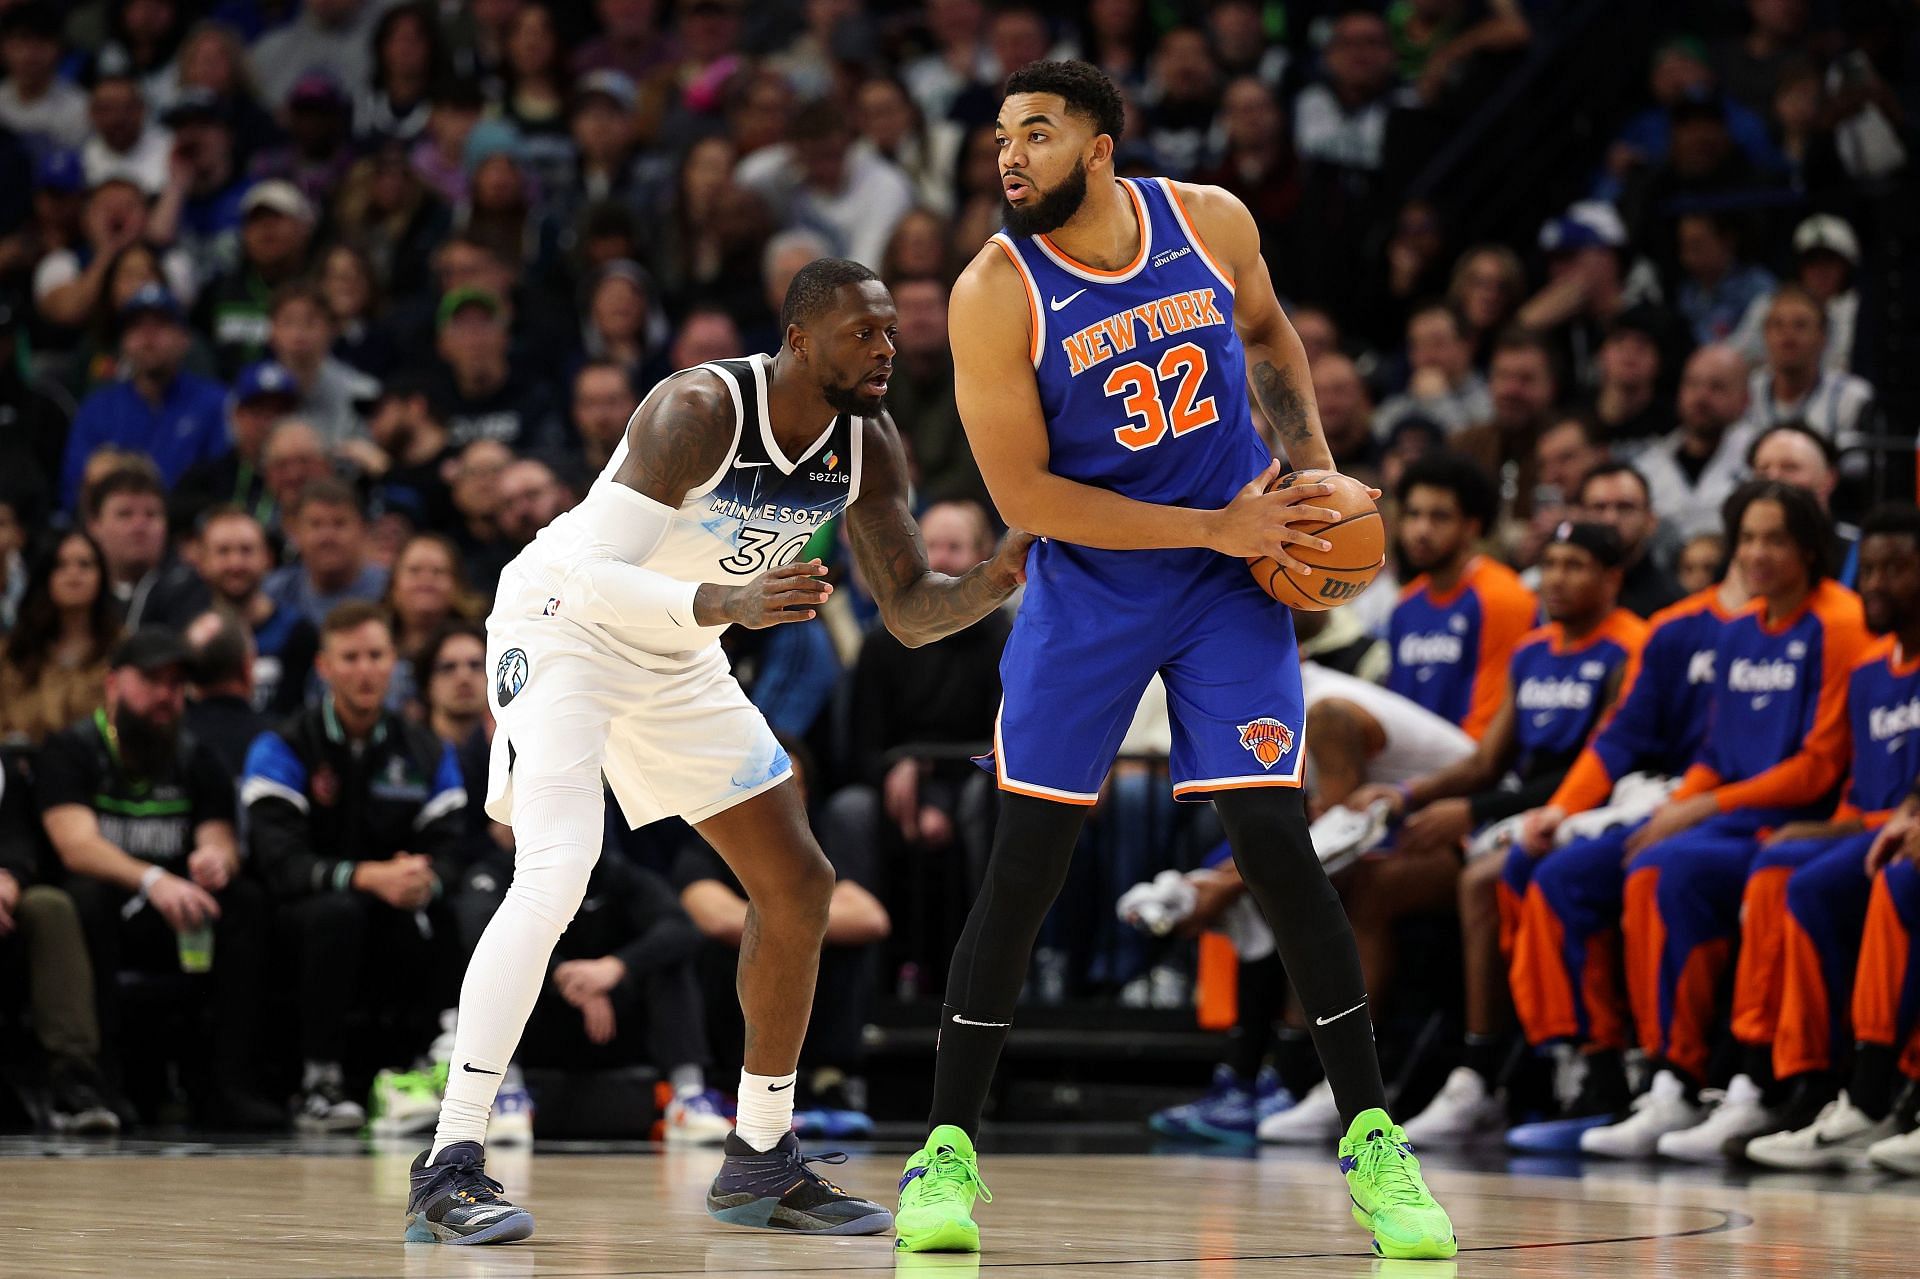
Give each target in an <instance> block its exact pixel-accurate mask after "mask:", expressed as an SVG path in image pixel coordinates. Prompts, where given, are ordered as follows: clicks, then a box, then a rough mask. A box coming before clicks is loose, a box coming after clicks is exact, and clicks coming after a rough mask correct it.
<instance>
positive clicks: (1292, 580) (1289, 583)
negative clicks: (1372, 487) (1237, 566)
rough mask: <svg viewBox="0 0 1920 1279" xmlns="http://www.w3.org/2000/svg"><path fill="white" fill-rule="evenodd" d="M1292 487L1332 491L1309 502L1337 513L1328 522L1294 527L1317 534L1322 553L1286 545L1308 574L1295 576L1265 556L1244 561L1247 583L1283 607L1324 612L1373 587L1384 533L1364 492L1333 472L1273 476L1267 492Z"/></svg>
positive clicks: (1384, 546) (1384, 555) (1384, 553)
mask: <svg viewBox="0 0 1920 1279" xmlns="http://www.w3.org/2000/svg"><path fill="white" fill-rule="evenodd" d="M1294 484H1331V485H1332V486H1333V492H1331V493H1329V494H1327V495H1326V496H1325V497H1316V498H1313V499H1312V500H1311V504H1312V505H1314V506H1323V507H1326V508H1328V509H1329V510H1335V511H1338V512H1340V518H1339V519H1337V520H1335V521H1334V522H1333V523H1331V524H1313V523H1309V524H1295V525H1293V527H1294V528H1295V529H1297V530H1299V531H1300V532H1302V533H1317V534H1318V535H1319V536H1320V537H1321V538H1322V539H1323V540H1325V541H1327V542H1331V543H1332V544H1333V545H1332V548H1331V549H1329V550H1325V551H1319V550H1315V549H1314V548H1312V547H1310V546H1290V547H1288V548H1287V553H1288V554H1290V555H1292V556H1293V557H1294V559H1296V560H1298V561H1300V563H1302V564H1305V565H1307V566H1308V567H1310V568H1312V569H1313V572H1311V573H1306V574H1301V573H1295V572H1293V571H1291V570H1289V569H1287V568H1286V567H1284V566H1283V565H1281V564H1280V562H1279V561H1278V560H1275V559H1273V558H1272V557H1270V556H1264V555H1263V556H1261V557H1260V558H1258V559H1250V560H1248V561H1247V564H1248V565H1249V566H1250V567H1251V568H1252V569H1253V580H1254V581H1256V582H1258V583H1260V589H1261V590H1263V591H1265V592H1266V593H1267V594H1269V595H1271V596H1273V598H1275V599H1276V600H1279V601H1280V602H1281V603H1282V604H1285V605H1286V606H1287V607H1288V608H1297V609H1305V610H1307V611H1309V612H1324V611H1325V610H1327V609H1330V608H1339V607H1340V606H1341V605H1342V604H1345V603H1347V602H1348V601H1349V600H1353V599H1357V598H1358V597H1359V595H1360V592H1362V591H1364V590H1366V589H1367V587H1368V586H1370V585H1372V584H1373V579H1374V578H1375V577H1377V576H1379V573H1380V570H1381V568H1382V567H1384V566H1385V564H1386V562H1387V530H1386V525H1385V523H1384V522H1383V521H1382V520H1381V519H1380V511H1379V508H1377V507H1376V506H1374V504H1373V498H1371V497H1370V496H1368V494H1367V486H1366V485H1364V484H1362V483H1361V482H1360V481H1359V480H1356V479H1353V478H1352V477H1350V476H1346V475H1341V474H1339V473H1338V472H1335V471H1288V472H1287V473H1286V474H1285V475H1280V476H1276V477H1275V479H1274V481H1273V483H1272V484H1271V485H1270V486H1269V487H1268V489H1267V491H1268V492H1269V493H1271V492H1273V491H1275V490H1276V489H1284V488H1287V487H1289V486H1291V485H1294Z"/></svg>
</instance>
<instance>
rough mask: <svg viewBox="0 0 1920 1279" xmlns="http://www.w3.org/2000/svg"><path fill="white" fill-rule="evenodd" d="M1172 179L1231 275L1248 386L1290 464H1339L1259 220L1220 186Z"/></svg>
mask: <svg viewBox="0 0 1920 1279" xmlns="http://www.w3.org/2000/svg"><path fill="white" fill-rule="evenodd" d="M1174 185H1175V187H1176V189H1177V190H1178V191H1179V193H1180V202H1181V203H1182V204H1183V205H1184V206H1185V207H1186V210H1187V215H1188V217H1190V218H1191V219H1192V220H1193V228H1194V230H1195V231H1197V232H1199V233H1200V238H1201V239H1202V240H1203V241H1205V242H1206V246H1207V249H1208V251H1209V252H1211V253H1212V254H1213V255H1214V257H1215V258H1216V259H1218V261H1219V263H1220V265H1221V267H1222V268H1224V269H1225V270H1226V272H1227V274H1228V275H1230V276H1231V277H1232V278H1233V282H1234V290H1233V327H1234V330H1235V331H1236V332H1238V333H1239V335H1240V345H1241V347H1242V348H1243V349H1245V351H1246V353H1247V387H1248V389H1249V390H1251V391H1252V392H1253V398H1254V401H1255V402H1256V403H1258V404H1259V405H1260V411H1261V412H1262V413H1264V414H1266V415H1267V421H1269V422H1271V423H1273V429H1274V430H1275V431H1276V432H1277V433H1278V434H1279V436H1280V444H1281V446H1282V447H1283V448H1285V449H1286V451H1287V462H1288V464H1289V465H1290V466H1292V467H1293V468H1294V469H1295V470H1308V469H1311V468H1319V469H1324V470H1329V471H1331V470H1333V469H1334V465H1333V453H1332V451H1331V450H1329V449H1328V448H1327V438H1326V435H1325V434H1324V433H1323V432H1322V431H1321V429H1320V410H1319V407H1318V406H1317V405H1316V404H1315V403H1314V400H1313V375H1312V374H1311V372H1309V370H1308V368H1307V351H1306V348H1305V347H1303V346H1302V345H1301V344H1300V335H1299V334H1298V333H1295V332H1294V331H1293V322H1292V321H1291V320H1289V319H1287V313H1286V312H1285V311H1283V310H1281V309H1280V299H1279V298H1278V297H1276V296H1275V295H1274V292H1273V278H1272V277H1271V276H1270V275H1268V274H1267V261H1266V259H1265V258H1264V257H1263V256H1261V253H1260V227H1259V225H1258V224H1257V223H1255V222H1254V220H1253V215H1252V214H1251V213H1249V212H1247V206H1246V205H1244V204H1242V203H1240V201H1239V200H1238V199H1237V198H1236V197H1235V196H1233V195H1232V194H1231V193H1229V192H1227V191H1224V190H1222V189H1221V188H1219V187H1207V186H1189V185H1187V184H1186V183H1175V184H1174Z"/></svg>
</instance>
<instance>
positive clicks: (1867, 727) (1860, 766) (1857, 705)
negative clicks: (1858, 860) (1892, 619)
mask: <svg viewBox="0 0 1920 1279" xmlns="http://www.w3.org/2000/svg"><path fill="white" fill-rule="evenodd" d="M1847 720H1848V723H1849V724H1850V725H1851V727H1852V730H1853V772H1852V777H1851V778H1850V780H1849V781H1848V783H1847V798H1846V805H1847V807H1848V808H1849V809H1852V810H1857V811H1858V812H1860V813H1862V814H1871V815H1875V816H1879V815H1884V814H1885V813H1887V812H1888V811H1889V810H1891V809H1894V808H1898V807H1899V806H1900V801H1901V800H1903V799H1905V798H1906V797H1907V793H1908V792H1909V791H1911V790H1912V789H1913V783H1914V779H1915V778H1916V777H1920V660H1914V659H1911V658H1907V657H1905V655H1904V654H1902V653H1901V652H1900V644H1899V641H1897V640H1895V639H1894V637H1893V636H1891V635H1885V636H1882V637H1880V638H1879V639H1878V640H1876V641H1875V642H1874V644H1873V646H1872V647H1871V648H1869V649H1868V650H1867V652H1866V655H1865V656H1864V657H1863V658H1861V660H1860V664H1859V665H1858V666H1856V667H1854V668H1853V674H1852V675H1851V676H1850V677H1849V678H1848V681H1847Z"/></svg>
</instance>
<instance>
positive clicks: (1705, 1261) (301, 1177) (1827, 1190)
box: [0, 1142, 1920, 1279]
mask: <svg viewBox="0 0 1920 1279" xmlns="http://www.w3.org/2000/svg"><path fill="white" fill-rule="evenodd" d="M230 1149H231V1148H221V1147H209V1146H197V1145H189V1144H183V1145H179V1146H166V1145H164V1144H161V1143H153V1142H125V1143H121V1144H120V1145H119V1146H118V1147H117V1148H116V1147H113V1146H104V1147H103V1146H99V1145H84V1144H82V1143H78V1142H70V1143H59V1142H31V1143H29V1142H22V1143H19V1144H18V1145H10V1148H9V1149H7V1150H5V1151H4V1152H0V1153H4V1154H10V1155H14V1156H16V1157H11V1158H0V1203H4V1205H5V1211H4V1213H3V1214H0V1275H9V1276H12V1275H19V1276H40V1275H112V1276H120V1277H124V1279H149V1277H151V1279H163V1277H166V1276H177V1275H244V1276H251V1277H254V1279H283V1277H284V1279H295V1277H299V1279H309V1277H311V1279H319V1277H322V1276H324V1277H327V1279H334V1277H344V1276H377V1275H400V1276H407V1277H408V1279H416V1277H418V1279H426V1277H428V1276H480V1277H482V1279H486V1277H493V1276H503V1277H504V1276H577V1277H580V1279H587V1277H590V1276H651V1275H693V1274H699V1275H712V1276H747V1277H751V1279H779V1277H781V1276H803V1277H810V1276H827V1275H853V1276H858V1275H862V1274H876V1275H877V1274H883V1273H888V1272H896V1273H902V1274H916V1275H927V1276H953V1275H974V1274H983V1273H988V1274H990V1273H1004V1274H1006V1275H1008V1276H1009V1277H1011V1276H1016V1275H1031V1276H1036V1279H1038V1277H1041V1276H1044V1277H1047V1279H1051V1277H1052V1276H1069V1275H1116V1276H1125V1277H1126V1279H1136V1277H1137V1279H1175V1277H1176V1276H1194V1277H1196V1279H1237V1277H1239V1276H1255V1275H1259V1276H1284V1275H1314V1276H1321V1275H1328V1276H1360V1275H1366V1276H1374V1275H1403V1276H1408V1277H1409V1279H1428V1277H1431V1279H1437V1277H1438V1276H1443V1275H1454V1274H1459V1275H1471V1276H1507V1275H1540V1276H1547V1275H1551V1276H1568V1275H1578V1276H1581V1277H1582V1279H1608V1277H1610V1276H1635V1277H1636V1279H1639V1277H1641V1276H1649V1275H1689V1276H1691V1275H1707V1276H1715V1277H1716V1279H1737V1277H1739V1276H1748V1275H1752V1276H1759V1275H1767V1276H1776V1275H1821V1276H1843V1275H1844V1276H1855V1275H1910V1274H1914V1273H1916V1271H1920V1261H1916V1260H1915V1256H1914V1252H1913V1247H1914V1245H1913V1236H1914V1231H1915V1228H1916V1227H1920V1183H1916V1182H1903V1181H1900V1180H1897V1179H1893V1178H1881V1177H1877V1176H1872V1175H1869V1174H1865V1173H1860V1174H1853V1175H1851V1176H1848V1177H1836V1178H1813V1177H1767V1178H1758V1177H1756V1178H1746V1177H1743V1176H1740V1175H1738V1174H1731V1175H1729V1174H1721V1173H1705V1172H1700V1171H1696V1170H1687V1169H1667V1168H1655V1167H1651V1166H1649V1167H1630V1166H1621V1167H1611V1168H1595V1167H1591V1166H1589V1167H1588V1168H1587V1169H1585V1170H1584V1172H1580V1171H1579V1170H1577V1169H1576V1168H1574V1167H1572V1166H1568V1167H1567V1168H1566V1169H1564V1170H1563V1171H1562V1175H1555V1173H1553V1172H1551V1171H1525V1170H1521V1169H1519V1167H1518V1166H1517V1165H1508V1164H1506V1163H1505V1162H1504V1161H1501V1160H1499V1159H1497V1158H1495V1159H1494V1160H1493V1161H1492V1162H1491V1163H1487V1164H1484V1165H1483V1166H1482V1168H1481V1169H1480V1170H1473V1169H1471V1168H1469V1167H1467V1166H1465V1165H1455V1166H1448V1165H1446V1164H1445V1163H1443V1162H1442V1161H1441V1160H1440V1159H1438V1158H1436V1159H1433V1160H1430V1161H1429V1164H1428V1171H1429V1180H1430V1181H1431V1182H1432V1184H1433V1186H1434V1188H1435V1190H1436V1192H1437V1193H1438V1194H1439V1195H1440V1196H1441V1198H1442V1200H1443V1201H1444V1202H1445V1203H1446V1204H1447V1206H1448V1208H1449V1209H1450V1210H1451V1212H1452V1214H1453V1219H1454V1222H1455V1225H1456V1228H1457V1230H1458V1233H1459V1238H1460V1241H1461V1251H1460V1256H1459V1258H1458V1260H1457V1261H1455V1262H1386V1261H1377V1260H1375V1259H1374V1258H1372V1257H1371V1256H1370V1255H1369V1254H1368V1252H1367V1239H1366V1236H1365V1235H1364V1234H1363V1233H1362V1232H1361V1231H1360V1229H1359V1227H1357V1226H1355V1225H1354V1224H1353V1222H1352V1220H1351V1219H1350V1218H1349V1217H1348V1215H1347V1200H1346V1193H1345V1189H1344V1186H1343V1183H1342V1182H1341V1180H1340V1178H1339V1177H1338V1176H1337V1174H1336V1173H1335V1171H1334V1169H1333V1168H1332V1167H1331V1166H1330V1164H1329V1162H1327V1161H1322V1160H1317V1159H1312V1158H1309V1157H1305V1156H1299V1155H1289V1154H1278V1153H1272V1152H1269V1153H1267V1154H1264V1155H1261V1156H1258V1157H1251V1156H1243V1157H1235V1156H1213V1155H1200V1154H1133V1155H1109V1154H1098V1155H1069V1154H1052V1155H1000V1154H989V1155H988V1156H987V1157H986V1158H985V1159H984V1160H983V1168H982V1172H983V1173H984V1174H985V1175H986V1177H987V1179H988V1182H989V1184H990V1185H991V1186H992V1187H993V1189H994V1193H995V1202H994V1203H993V1204H991V1205H982V1207H981V1212H980V1220H981V1223H982V1226H983V1227H984V1229H985V1231H986V1242H987V1247H988V1251H987V1252H986V1253H984V1254H983V1255H981V1256H979V1257H951V1256H925V1257H904V1258H897V1257H896V1255H895V1254H894V1252H893V1250H892V1242H891V1237H890V1236H883V1237H877V1238H865V1239H841V1240H831V1239H795V1238H789V1237H784V1236H774V1235H769V1234H765V1233H762V1232H757V1231H747V1230H734V1229H727V1228H724V1227H720V1226H717V1225H715V1224H714V1223H713V1222H711V1221H710V1220H709V1219H708V1218H707V1216H706V1214H705V1212H704V1211H703V1210H702V1207H701V1202H702V1195H703V1193H704V1190H705V1188H706V1184H707V1182H708V1180H709V1179H710V1178H711V1176H712V1174H713V1169H714V1164H715V1158H716V1156H715V1154H714V1152H712V1151H681V1150H668V1151H647V1152H644V1153H623V1154H578V1153H566V1152H549V1151H548V1150H545V1149H542V1150H541V1151H540V1153H538V1154H536V1155H527V1154H525V1153H517V1154H516V1153H513V1152H501V1153H500V1154H498V1155H496V1157H495V1160H494V1166H493V1167H492V1168H491V1169H490V1171H492V1172H493V1173H494V1175H496V1176H498V1177H499V1178H500V1179H501V1180H502V1181H504V1182H505V1183H506V1185H507V1189H508V1191H509V1193H510V1194H512V1195H513V1196H514V1197H515V1198H516V1199H518V1200H519V1201H520V1202H522V1203H524V1204H527V1205H528V1206H530V1207H531V1208H533V1209H534V1211H535V1213H536V1214H537V1216H538V1218H539V1233H538V1234H537V1235H536V1236H535V1237H534V1238H533V1239H532V1240H529V1241H528V1242H526V1243H520V1244H512V1245H508V1246H504V1247H497V1248H476V1249H465V1248H448V1247H442V1246H436V1245H427V1244H403V1243H401V1242H400V1239H399V1235H400V1229H401V1208H402V1204H403V1202H404V1199H405V1196H406V1184H407V1166H408V1162H409V1160H410V1158H411V1156H412V1154H413V1150H412V1148H411V1147H409V1148H408V1149H407V1150H404V1151H397V1150H396V1151H393V1152H391V1153H382V1154H375V1155H372V1156H365V1155H362V1154H359V1153H357V1152H355V1149H354V1147H352V1146H351V1145H350V1144H347V1143H341V1144H339V1145H323V1146H320V1147H315V1148H312V1150H313V1151H314V1153H307V1152H303V1151H301V1150H300V1149H298V1148H297V1147H290V1148H288V1149H286V1150H285V1151H284V1152H278V1153H276V1152H273V1151H271V1150H263V1151H256V1152H249V1153H228V1151H229V1150H230ZM83 1152H84V1153H83ZM109 1154H111V1155H112V1156H113V1157H97V1156H107V1155H109ZM62 1155H71V1156H73V1157H60V1156H62ZM35 1156H38V1157H35ZM49 1156H53V1157H49ZM903 1156H904V1151H903V1150H902V1148H899V1147H892V1146H883V1147H879V1148H869V1149H862V1150H859V1151H858V1152H857V1153H856V1154H855V1155H854V1158H853V1159H852V1161H851V1162H849V1163H848V1164H846V1165H844V1166H843V1167H841V1168H839V1169H836V1170H834V1175H835V1177H836V1179H837V1180H839V1181H840V1182H841V1184H843V1185H845V1186H847V1187H848V1188H849V1189H852V1190H855V1191H857V1192H859V1193H862V1194H864V1195H867V1196H869V1197H871V1198H874V1199H877V1200H880V1201H882V1202H886V1203H889V1204H890V1203H891V1202H892V1188H893V1184H894V1177H895V1175H896V1172H897V1170H898V1168H899V1166H900V1163H901V1160H902V1158H903ZM1565 1172H1573V1173H1575V1175H1564V1173H1565ZM841 1174H844V1176H842V1175H841Z"/></svg>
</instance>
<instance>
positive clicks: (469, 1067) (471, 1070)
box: [460, 1061, 500, 1075]
mask: <svg viewBox="0 0 1920 1279" xmlns="http://www.w3.org/2000/svg"><path fill="white" fill-rule="evenodd" d="M460 1069H462V1070H464V1071H466V1072H467V1073H468V1074H472V1075H497V1074H499V1073H500V1072H499V1071H497V1070H482V1069H480V1067H478V1066H476V1065H474V1064H473V1063H472V1062H470V1061H463V1062H461V1063H460Z"/></svg>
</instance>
